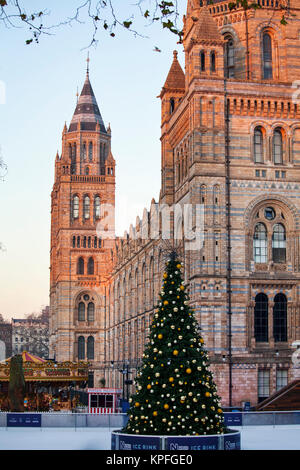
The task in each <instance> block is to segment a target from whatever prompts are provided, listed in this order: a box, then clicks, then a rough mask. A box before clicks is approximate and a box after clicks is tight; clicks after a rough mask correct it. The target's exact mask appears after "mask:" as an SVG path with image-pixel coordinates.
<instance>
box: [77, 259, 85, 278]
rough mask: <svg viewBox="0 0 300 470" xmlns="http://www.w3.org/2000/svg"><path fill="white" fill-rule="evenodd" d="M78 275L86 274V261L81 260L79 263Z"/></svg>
mask: <svg viewBox="0 0 300 470" xmlns="http://www.w3.org/2000/svg"><path fill="white" fill-rule="evenodd" d="M77 274H84V259H83V258H79V259H78V261H77Z"/></svg>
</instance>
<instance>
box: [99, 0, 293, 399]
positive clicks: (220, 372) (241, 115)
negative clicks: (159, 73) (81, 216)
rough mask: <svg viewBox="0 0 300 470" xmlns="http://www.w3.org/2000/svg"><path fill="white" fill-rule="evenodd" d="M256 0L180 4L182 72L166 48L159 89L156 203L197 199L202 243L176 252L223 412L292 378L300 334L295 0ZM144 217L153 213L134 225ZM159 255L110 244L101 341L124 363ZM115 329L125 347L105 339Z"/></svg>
mask: <svg viewBox="0 0 300 470" xmlns="http://www.w3.org/2000/svg"><path fill="white" fill-rule="evenodd" d="M250 3H253V2H250ZM255 3H257V6H258V7H259V8H257V9H254V8H250V9H248V10H246V11H245V10H244V8H243V7H242V6H241V4H239V5H237V6H236V7H235V8H234V9H231V6H230V4H232V2H229V1H228V0H219V1H218V0H209V1H206V0H205V1H202V0H188V2H187V13H186V15H185V17H184V35H183V46H184V53H185V69H184V72H183V69H182V68H181V66H180V65H179V62H178V58H177V54H176V53H174V57H173V62H172V65H171V68H170V72H169V74H168V76H167V79H166V81H165V84H164V86H163V88H162V91H161V95H160V96H161V102H162V121H161V130H162V131H161V146H162V159H161V161H162V168H161V170H162V172H161V175H162V185H161V192H160V201H159V202H160V203H163V204H168V205H172V204H176V205H181V206H184V205H186V204H192V205H193V206H194V205H202V206H204V226H203V231H204V245H203V246H202V247H201V249H199V250H194V251H187V250H185V253H184V266H185V282H186V286H187V288H188V289H189V293H190V298H191V303H192V305H193V307H194V309H195V313H196V318H197V320H198V322H199V325H200V327H201V329H202V335H203V337H204V340H205V345H206V347H207V349H208V351H209V355H210V361H211V367H212V370H213V371H214V379H215V381H216V383H217V384H218V391H219V394H220V396H221V397H222V403H223V404H224V405H225V406H241V405H242V403H243V402H248V401H250V402H251V404H253V405H255V404H256V403H257V402H261V401H262V400H263V399H264V398H266V397H268V396H269V395H271V394H272V393H274V392H275V391H276V390H278V389H280V388H281V387H282V386H284V385H286V384H287V383H288V382H290V381H292V380H293V367H292V361H291V355H292V353H293V347H292V345H293V342H295V341H299V340H300V316H299V305H300V297H299V294H300V289H299V287H300V245H299V239H300V238H299V236H300V218H299V214H300V157H299V155H300V124H299V118H300V101H299V96H300V94H299V82H297V80H298V70H299V67H300V43H299V38H300V35H299V31H300V15H299V8H298V6H299V5H298V3H299V2H298V0H289V1H285V0H257V1H256V2H255ZM283 13H284V16H285V20H286V21H287V24H284V23H285V22H284V21H282V20H283ZM297 87H298V89H297ZM147 220H151V211H150V212H147V211H146V212H145V214H143V221H142V222H141V221H140V220H137V224H136V227H133V228H132V229H131V232H132V233H133V234H134V233H139V232H140V231H141V227H143V225H144V222H147ZM179 222H181V221H179ZM175 223H176V221H175ZM174 225H175V224H174ZM144 238H145V237H144ZM162 251H163V243H161V241H160V240H159V239H158V240H150V241H149V239H145V240H144V239H143V237H142V239H141V240H140V241H138V242H137V241H136V240H135V239H134V237H130V236H129V237H127V238H124V240H122V243H121V241H119V242H118V244H117V248H116V253H117V254H118V256H115V259H116V263H115V264H114V271H113V277H112V285H114V286H115V289H114V299H112V300H111V304H113V301H114V305H115V307H114V316H112V315H111V316H109V320H108V322H107V325H109V331H108V336H107V338H109V340H108V343H107V345H108V346H107V347H108V348H109V347H111V344H113V348H111V352H110V355H111V357H113V358H114V360H118V361H120V362H122V361H127V362H128V363H129V367H130V368H131V370H135V367H136V364H138V363H139V361H140V359H141V351H142V350H143V345H144V342H145V338H146V337H147V329H149V325H150V322H151V318H152V315H153V312H154V311H155V299H157V294H158V292H159V286H160V282H161V279H162V277H161V276H162V273H163V269H164V265H163V262H162V256H161V255H162V254H163V253H162ZM120 286H123V287H122V289H121V288H120ZM137 292H138V295H137ZM124 293H126V297H125V295H124ZM125 301H126V302H127V305H129V307H128V308H126V309H125V308H123V306H124V305H126V304H125ZM122 331H124V332H125V333H124V335H123V338H125V346H124V345H123V343H122V344H119V343H118V342H116V341H115V340H114V338H118V337H119V336H120V332H122ZM126 332H127V333H126ZM136 339H137V340H136ZM135 343H137V344H135ZM131 345H133V346H134V347H133V348H130V346H131ZM107 374H112V371H110V372H109V371H107ZM119 375H120V374H119V371H118V370H116V373H115V376H116V380H119V379H118V376H119ZM112 379H113V378H112ZM117 383H118V382H117Z"/></svg>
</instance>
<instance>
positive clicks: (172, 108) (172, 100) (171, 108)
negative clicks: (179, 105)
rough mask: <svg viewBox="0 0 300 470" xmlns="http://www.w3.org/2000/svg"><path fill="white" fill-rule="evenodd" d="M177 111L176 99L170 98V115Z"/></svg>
mask: <svg viewBox="0 0 300 470" xmlns="http://www.w3.org/2000/svg"><path fill="white" fill-rule="evenodd" d="M174 110H175V100H174V98H170V114H172V113H173V112H174Z"/></svg>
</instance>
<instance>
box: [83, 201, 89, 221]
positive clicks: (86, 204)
mask: <svg viewBox="0 0 300 470" xmlns="http://www.w3.org/2000/svg"><path fill="white" fill-rule="evenodd" d="M83 217H84V218H85V219H89V218H90V198H89V196H85V197H84V201H83Z"/></svg>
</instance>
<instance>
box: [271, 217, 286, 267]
mask: <svg viewBox="0 0 300 470" xmlns="http://www.w3.org/2000/svg"><path fill="white" fill-rule="evenodd" d="M272 258H273V261H274V263H285V262H286V232H285V227H284V226H283V225H282V224H276V225H274V227H273V234H272Z"/></svg>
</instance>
